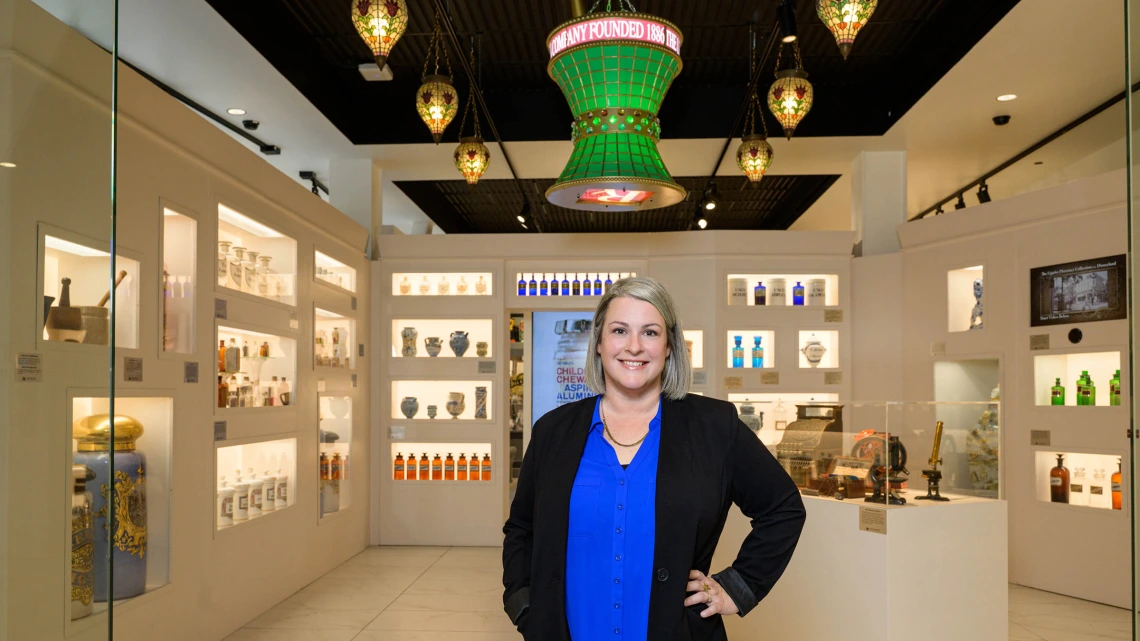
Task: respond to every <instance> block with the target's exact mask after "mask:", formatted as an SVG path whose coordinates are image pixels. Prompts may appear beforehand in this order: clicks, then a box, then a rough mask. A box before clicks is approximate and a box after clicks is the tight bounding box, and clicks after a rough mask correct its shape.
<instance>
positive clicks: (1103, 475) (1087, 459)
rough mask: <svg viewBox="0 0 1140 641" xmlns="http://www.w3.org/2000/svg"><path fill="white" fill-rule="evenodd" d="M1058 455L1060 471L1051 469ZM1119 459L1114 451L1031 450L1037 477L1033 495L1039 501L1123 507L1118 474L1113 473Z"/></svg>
mask: <svg viewBox="0 0 1140 641" xmlns="http://www.w3.org/2000/svg"><path fill="white" fill-rule="evenodd" d="M1057 455H1061V457H1062V458H1061V460H1062V462H1063V467H1064V468H1065V469H1064V472H1062V473H1060V474H1056V473H1051V472H1052V470H1054V468H1055V467H1056V466H1057V465H1058V463H1057ZM1120 462H1121V457H1120V456H1117V455H1110V454H1089V453H1082V452H1063V451H1061V450H1055V451H1052V450H1038V451H1037V452H1035V453H1034V463H1035V466H1034V467H1035V471H1036V479H1037V481H1036V483H1035V484H1034V495H1035V496H1036V498H1037V500H1038V501H1043V502H1047V503H1060V504H1064V505H1072V506H1077V507H1087V508H1091V509H1101V510H1120V509H1121V508H1122V507H1123V496H1122V494H1121V483H1120V478H1121V477H1120V476H1116V474H1117V470H1119V469H1120V468H1119V467H1118V466H1119V465H1120ZM1114 476H1115V478H1114ZM1054 477H1056V478H1054ZM1054 490H1056V493H1054ZM1113 494H1116V498H1114V497H1113Z"/></svg>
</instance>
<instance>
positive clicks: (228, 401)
mask: <svg viewBox="0 0 1140 641" xmlns="http://www.w3.org/2000/svg"><path fill="white" fill-rule="evenodd" d="M216 342H217V344H218V349H217V371H216V377H217V385H218V394H217V403H216V405H217V407H218V408H219V409H224V410H227V411H228V410H233V409H236V408H271V407H284V406H288V405H291V404H292V403H293V385H294V384H295V383H296V376H295V370H296V367H295V366H296V362H297V341H296V340H294V339H292V338H288V337H285V336H277V335H275V334H266V333H263V332H257V331H253V330H248V329H242V328H238V327H233V326H229V325H218V327H217V339H216Z"/></svg>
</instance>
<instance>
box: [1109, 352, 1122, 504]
mask: <svg viewBox="0 0 1140 641" xmlns="http://www.w3.org/2000/svg"><path fill="white" fill-rule="evenodd" d="M1108 390H1109V391H1108V404H1109V405H1113V406H1116V405H1120V370H1116V374H1115V375H1113V377H1112V379H1111V380H1110V381H1108ZM1116 509H1120V508H1116Z"/></svg>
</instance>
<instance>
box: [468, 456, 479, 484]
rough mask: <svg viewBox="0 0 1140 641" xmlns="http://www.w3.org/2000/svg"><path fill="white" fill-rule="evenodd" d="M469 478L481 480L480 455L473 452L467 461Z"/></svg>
mask: <svg viewBox="0 0 1140 641" xmlns="http://www.w3.org/2000/svg"><path fill="white" fill-rule="evenodd" d="M467 480H468V481H478V480H479V455H478V454H472V455H471V458H470V459H469V460H468V461H467Z"/></svg>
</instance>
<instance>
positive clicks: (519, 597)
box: [503, 421, 541, 625]
mask: <svg viewBox="0 0 1140 641" xmlns="http://www.w3.org/2000/svg"><path fill="white" fill-rule="evenodd" d="M540 422H541V421H540ZM537 428H538V425H537V424H536V425H535V429H534V430H532V432H531V434H532V436H531V442H530V447H528V448H527V449H526V453H525V454H524V455H523V462H522V469H520V470H519V481H518V485H517V486H516V488H515V500H514V501H513V502H512V503H511V515H510V517H508V518H507V523H506V525H504V526H503V534H504V535H505V536H504V539H503V587H504V588H505V590H504V591H503V608H504V609H505V610H506V612H507V616H509V617H510V618H511V622H512V623H514V624H515V625H519V621H520V619H521V618H522V617H523V615H524V613H525V612H526V610H527V609H528V608H529V607H530V564H531V558H532V555H531V552H532V551H533V549H534V491H535V489H534V473H535V469H534V468H535V462H534V457H535V454H534V452H535V450H536V449H537V446H538V433H539V432H540V430H539V429H537Z"/></svg>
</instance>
